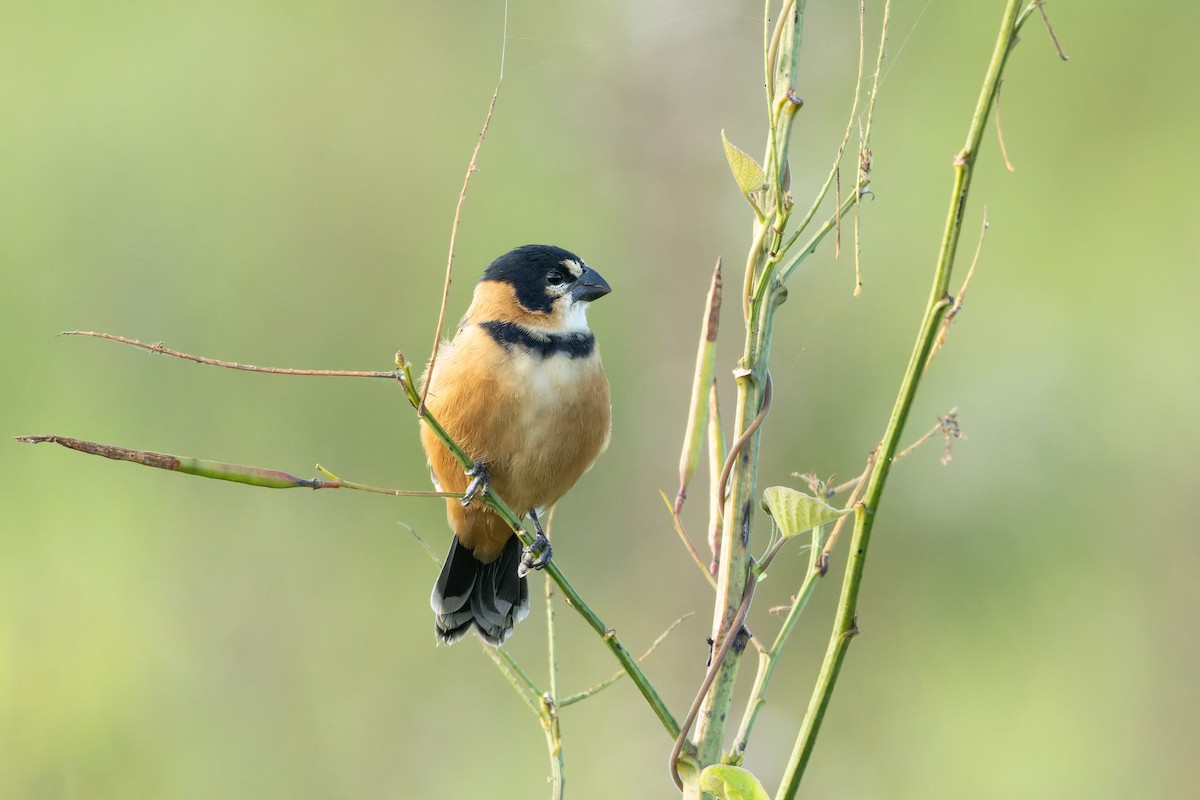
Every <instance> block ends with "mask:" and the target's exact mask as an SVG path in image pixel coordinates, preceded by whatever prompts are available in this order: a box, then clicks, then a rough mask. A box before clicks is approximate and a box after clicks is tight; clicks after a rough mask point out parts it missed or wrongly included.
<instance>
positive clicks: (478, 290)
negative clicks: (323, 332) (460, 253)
mask: <svg viewBox="0 0 1200 800" xmlns="http://www.w3.org/2000/svg"><path fill="white" fill-rule="evenodd" d="M610 291H611V289H610V288H609V286H608V284H607V283H606V282H605V280H604V278H602V277H600V274H599V273H597V272H596V271H595V270H594V269H592V268H591V267H589V266H588V265H587V264H585V263H583V260H582V259H580V258H579V257H578V256H576V255H574V254H572V253H570V252H568V251H566V250H563V249H562V248H560V247H552V246H549V245H525V246H523V247H518V248H516V249H515V250H512V251H510V252H508V253H505V254H504V255H502V256H500V257H499V258H497V259H496V260H495V261H493V262H492V263H491V265H490V266H489V267H488V268H487V270H485V271H484V273H483V277H482V278H481V279H480V280H479V284H478V285H477V286H476V287H475V296H474V299H473V301H472V302H471V306H470V308H468V309H467V313H466V316H464V317H463V319H462V322H460V323H459V326H458V331H457V333H455V335H454V339H453V341H450V342H444V343H443V344H442V346H441V348H440V350H439V354H438V357H437V360H436V362H435V364H434V366H433V374H432V376H431V375H430V369H429V367H426V369H425V374H424V375H423V376H422V378H421V383H422V385H424V384H426V383H429V391H428V395H427V398H426V408H427V409H428V410H429V411H430V412H431V413H432V414H433V417H434V419H436V420H437V421H438V422H440V423H441V425H442V427H443V428H444V429H445V430H446V432H447V433H448V434H450V437H451V438H452V439H453V440H454V441H455V442H457V443H458V444H459V446H461V447H462V448H463V449H464V450H465V451H466V452H467V453H468V454H469V455H470V457H471V458H472V459H474V462H475V464H474V466H473V467H472V468H471V469H469V470H467V471H465V472H464V470H463V468H462V465H461V464H460V463H459V462H458V460H457V459H455V458H454V456H453V455H452V454H451V453H450V451H449V450H447V449H446V447H445V445H443V444H442V442H441V440H439V439H438V438H437V436H436V435H435V434H434V433H433V431H432V430H431V429H430V428H429V426H428V425H426V424H425V423H424V422H422V423H421V444H422V446H423V447H424V448H425V454H426V456H427V457H428V458H429V466H430V471H431V472H432V473H433V481H434V485H436V486H437V487H438V489H439V491H446V492H454V493H455V494H459V493H461V494H462V499H461V500H460V499H458V498H447V500H446V516H447V517H448V518H449V520H450V528H451V530H453V531H454V540H453V541H452V542H451V544H450V552H449V554H448V555H447V556H446V563H445V565H444V566H443V567H442V572H441V575H439V576H438V579H437V583H436V584H435V585H434V587H433V595H432V597H431V598H430V604H431V605H432V606H433V612H434V616H435V628H436V633H437V638H438V641H439V642H446V643H452V642H456V641H458V640H459V639H461V638H462V637H463V636H464V635H466V633H467V631H469V630H470V629H471V627H472V626H474V628H475V631H476V632H477V633H478V634H479V636H480V637H481V638H482V639H483V640H484V641H486V642H488V643H489V644H491V645H494V646H499V645H500V644H502V643H503V642H504V640H505V639H507V638H508V637H509V635H510V634H512V629H513V624H514V623H516V622H519V621H520V620H522V619H524V618H525V616H526V615H528V613H529V588H528V586H527V584H526V581H525V572H526V571H527V570H528V569H530V568H534V569H541V568H542V567H543V566H545V565H546V564H547V563H548V562H549V560H550V552H551V551H550V543H549V542H548V541H547V540H546V537H545V534H544V533H543V531H542V526H541V523H540V520H539V515H544V514H545V513H546V512H547V511H548V510H549V509H550V508H551V507H552V506H553V505H554V504H555V503H556V502H558V500H559V498H561V497H562V496H563V495H564V494H566V492H567V490H568V489H570V488H571V487H572V486H574V485H575V482H576V481H577V480H579V477H580V476H581V475H583V473H584V472H586V471H587V470H588V469H589V468H590V467H591V466H592V462H594V461H595V460H596V457H597V456H598V455H600V453H601V452H602V451H603V450H604V448H605V447H606V446H607V445H608V436H609V431H610V427H611V417H612V410H611V406H610V404H609V388H608V378H607V377H606V376H605V374H604V367H603V366H602V365H601V364H600V351H599V349H598V348H597V346H596V337H595V336H594V335H593V334H592V332H591V330H590V329H589V328H588V325H587V316H586V312H587V307H588V304H589V303H591V302H592V301H593V300H596V299H598V298H600V297H603V296H604V295H606V294H608V293H609V292H610ZM489 486H490V487H491V488H492V489H493V490H495V491H496V492H497V493H498V494H499V495H500V497H501V498H503V499H504V502H505V503H507V504H508V506H509V508H511V509H512V510H513V511H514V512H515V513H516V514H517V515H518V516H519V517H520V518H522V519H524V518H525V516H526V515H529V516H530V517H531V518H532V520H533V523H534V528H535V530H536V531H537V537H536V539H535V541H534V546H533V548H530V549H526V550H525V551H522V548H521V543H520V540H519V539H518V538H517V537H516V534H515V533H514V532H513V531H512V530H511V529H510V528H509V527H508V525H507V524H505V522H504V520H503V519H501V518H500V517H499V516H497V515H496V513H495V512H494V511H492V509H491V507H490V506H488V505H486V504H485V503H484V502H482V500H481V499H480V495H481V494H485V493H486V491H487V487H489Z"/></svg>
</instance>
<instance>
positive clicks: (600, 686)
mask: <svg viewBox="0 0 1200 800" xmlns="http://www.w3.org/2000/svg"><path fill="white" fill-rule="evenodd" d="M695 613H696V612H694V611H689V612H688V613H686V614H684V615H683V616H682V617H680V618H679V619H677V620H675V621H674V622H672V623H671V624H670V625H668V626H667V629H666V630H665V631H663V632H662V633H660V634H659V635H658V638H657V639H655V640H654V641H653V642H652V643H651V645H650V647H648V648H646V652H644V653H642V654H641V655H640V656H638V659H637V660H638V663H641V662H642V661H645V660H646V659H647V658H648V657H649V656H650V654H651V653H653V652H654V651H655V650H657V649H658V646H659V645H660V644H662V643H663V642H664V641H666V639H667V636H669V635H670V633H671V631H673V630H675V628H676V627H677V626H678V625H679V623H681V622H683V621H684V620H685V619H687V618H688V617H690V616H692V615H693V614H695ZM625 674H626V673H625V671H624V670H620V669H619V670H617V671H616V672H614V673H613V674H612V675H610V676H609V677H607V678H605V679H604V680H602V681H600V682H599V683H597V684H595V685H594V686H591V687H589V688H587V689H584V690H583V691H582V692H576V693H575V694H573V695H571V696H570V697H566V698H564V699H562V700H560V701H559V702H558V707H559V708H565V707H566V706H569V705H573V704H575V703H578V702H580V701H581V700H587V699H588V698H589V697H594V696H595V695H597V694H599V693H600V692H602V691H604V690H605V689H607V688H608V687H609V686H612V685H613V684H614V683H616V682H617V681H619V680H620V679H621V678H623V677H624V676H625Z"/></svg>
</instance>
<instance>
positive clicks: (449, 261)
mask: <svg viewBox="0 0 1200 800" xmlns="http://www.w3.org/2000/svg"><path fill="white" fill-rule="evenodd" d="M507 14H508V11H507V6H506V7H505V25H506V26H507V22H508V17H507ZM503 81H504V66H503V62H501V67H500V80H499V81H497V82H496V91H494V92H492V102H491V103H490V104H488V112H487V117H485V118H484V120H483V129H482V130H480V131H479V138H478V139H477V140H476V141H475V150H474V152H472V153H471V163H470V164H468V165H467V175H466V177H465V178H463V185H462V189H461V190H460V191H459V193H458V205H456V206H455V207H454V224H452V225H451V226H450V255H449V256H447V257H446V281H445V283H443V284H442V306H441V309H440V310H439V311H438V321H437V330H436V331H434V336H433V353H432V354H431V355H430V356H429V369H428V370H427V377H426V379H425V387H424V388H423V389H422V390H421V400H420V402H418V403H417V416H420V417H424V416H425V397H426V395H427V394H429V386H430V384H432V383H433V368H434V366H435V365H436V364H437V357H438V348H439V347H441V344H442V326H444V325H445V324H446V304H447V302H448V301H449V300H450V274H451V271H452V268H453V265H454V242H455V240H456V239H457V238H458V219H459V217H460V216H461V214H462V207H463V202H464V201H465V200H466V199H467V187H468V186H470V185H471V176H472V175H474V174H475V173H476V172H478V171H479V167H478V166H476V162H477V161H478V159H479V148H481V147H482V146H483V138H484V137H485V136H487V132H488V126H489V125H491V124H492V112H494V111H495V110H496V98H497V97H499V96H500V84H501V83H502V82H503Z"/></svg>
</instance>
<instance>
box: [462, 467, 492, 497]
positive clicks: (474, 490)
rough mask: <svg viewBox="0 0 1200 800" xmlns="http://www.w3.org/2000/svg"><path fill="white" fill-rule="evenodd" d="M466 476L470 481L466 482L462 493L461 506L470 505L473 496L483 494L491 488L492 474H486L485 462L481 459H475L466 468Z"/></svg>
mask: <svg viewBox="0 0 1200 800" xmlns="http://www.w3.org/2000/svg"><path fill="white" fill-rule="evenodd" d="M467 477H468V478H470V479H471V482H470V483H469V484H467V491H466V492H464V493H463V496H462V505H463V508H466V507H467V506H469V505H471V503H472V502H474V500H475V498H476V497H478V496H480V495H485V494H487V493H488V491H489V490H490V489H491V488H492V476H491V475H490V474H488V468H487V464H485V463H484V462H482V461H476V462H475V463H474V464H472V465H471V468H470V469H469V470H467Z"/></svg>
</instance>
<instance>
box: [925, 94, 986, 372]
mask: <svg viewBox="0 0 1200 800" xmlns="http://www.w3.org/2000/svg"><path fill="white" fill-rule="evenodd" d="M996 99H997V100H999V99H1000V98H999V97H998V96H997V98H996ZM987 232H988V216H987V206H984V207H983V223H982V224H981V225H980V228H979V240H978V241H977V242H976V243H975V255H974V256H973V257H972V258H971V266H970V267H968V268H967V277H965V278H963V282H962V286H960V287H959V288H958V294H956V295H955V296H954V302H953V303H952V304H951V306H950V309H949V310H948V311H947V312H946V316H945V317H944V318H943V319H942V326H941V328H940V329H938V335H937V338H936V339H935V340H934V342H933V347H932V348H930V350H929V358H927V359H925V369H929V363H930V362H931V361H933V357H934V356H935V355H937V353H938V351H939V350H941V349H942V345H944V344H945V343H946V337H947V336H948V335H949V333H950V326H951V325H953V324H954V320H955V318H956V317H958V313H959V312H960V311H962V307H963V301H964V300H966V297H967V287H968V286H970V285H971V278H972V277H973V276H974V275H975V265H976V264H978V263H979V254H980V253H981V252H983V237H984V236H986V235H987Z"/></svg>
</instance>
